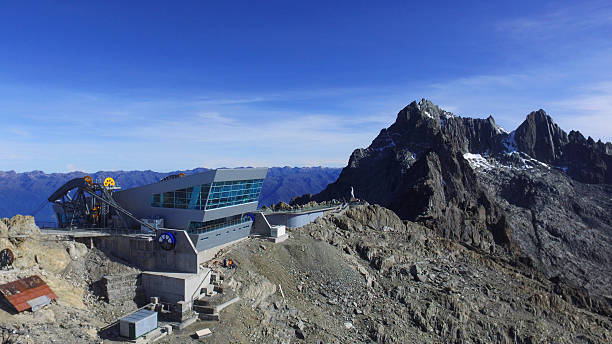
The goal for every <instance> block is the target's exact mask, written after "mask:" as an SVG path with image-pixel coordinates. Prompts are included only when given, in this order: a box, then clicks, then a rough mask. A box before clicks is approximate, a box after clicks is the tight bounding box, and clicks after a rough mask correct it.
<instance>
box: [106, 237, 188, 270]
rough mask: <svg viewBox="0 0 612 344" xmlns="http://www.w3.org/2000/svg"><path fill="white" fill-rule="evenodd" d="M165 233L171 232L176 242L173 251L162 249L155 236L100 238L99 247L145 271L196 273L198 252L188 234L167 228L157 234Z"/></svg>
mask: <svg viewBox="0 0 612 344" xmlns="http://www.w3.org/2000/svg"><path fill="white" fill-rule="evenodd" d="M165 231H168V232H172V234H173V235H174V237H175V239H176V246H175V248H174V249H173V250H171V251H166V250H163V249H162V248H160V247H159V244H158V243H157V241H156V239H155V238H152V237H134V236H110V237H104V238H100V239H97V241H98V244H97V246H98V248H99V249H100V250H102V251H104V252H106V253H107V254H111V255H113V256H115V257H118V258H121V259H123V260H125V261H127V262H129V263H130V264H133V265H135V266H137V267H139V268H140V269H142V270H153V271H167V272H189V273H197V272H198V268H199V265H198V252H197V251H196V249H195V246H194V245H193V243H192V242H191V239H190V238H189V235H187V232H185V231H182V230H172V229H165V230H159V231H157V235H159V234H160V233H163V232H165Z"/></svg>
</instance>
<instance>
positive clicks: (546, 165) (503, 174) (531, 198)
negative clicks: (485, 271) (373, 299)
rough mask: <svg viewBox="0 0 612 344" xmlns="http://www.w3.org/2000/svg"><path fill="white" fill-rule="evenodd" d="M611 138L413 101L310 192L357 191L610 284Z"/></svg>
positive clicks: (536, 120) (533, 117) (453, 234)
mask: <svg viewBox="0 0 612 344" xmlns="http://www.w3.org/2000/svg"><path fill="white" fill-rule="evenodd" d="M609 166H610V168H612V144H610V143H605V144H604V143H602V142H595V141H594V140H593V139H591V138H589V139H584V137H583V136H582V135H581V134H580V133H578V132H574V131H572V132H570V134H569V135H568V134H567V133H566V132H564V131H563V130H562V129H561V128H559V126H558V125H556V124H555V123H554V122H553V120H552V119H551V118H550V117H549V116H548V115H547V114H546V113H545V112H544V111H543V110H538V111H535V112H532V113H530V114H529V115H528V116H527V119H526V120H525V121H524V122H523V123H522V124H521V125H520V126H519V127H518V128H517V129H516V130H515V131H513V132H507V131H505V130H504V129H503V128H501V127H499V126H497V125H496V124H495V120H494V119H493V118H492V117H489V118H486V119H473V118H462V117H458V116H455V115H453V114H452V113H449V112H447V111H444V110H442V109H440V108H439V107H438V106H436V105H435V104H433V103H431V102H430V101H427V100H421V101H420V102H419V103H417V102H412V103H411V104H409V105H408V106H406V107H405V108H404V109H402V110H401V111H400V112H399V113H398V115H397V119H396V121H395V123H393V124H392V125H391V126H390V127H389V128H386V129H383V130H381V132H380V134H379V135H378V136H377V137H376V138H375V139H374V141H373V142H372V144H371V145H370V146H369V147H368V148H365V149H356V150H355V151H354V152H353V154H352V155H351V157H350V160H349V163H348V166H347V167H345V168H344V169H343V170H342V172H341V174H340V176H339V178H338V180H337V181H336V182H335V183H332V184H330V185H329V186H328V187H327V188H326V189H325V190H323V191H322V192H321V193H319V194H317V195H315V196H313V197H310V198H309V197H302V198H301V199H300V201H302V202H304V201H309V200H311V199H314V200H317V201H322V200H329V199H332V198H336V199H342V198H348V197H349V195H350V189H351V187H354V190H355V196H356V197H357V198H360V199H364V200H367V201H368V202H371V203H377V204H380V205H383V206H385V207H387V208H389V209H392V210H393V211H394V212H396V213H397V214H398V215H399V216H400V217H401V218H402V219H404V220H411V221H415V222H418V223H421V224H423V225H425V226H427V227H429V228H432V229H435V230H436V231H438V232H439V233H440V234H442V235H443V236H445V237H448V238H452V239H455V240H457V241H459V242H462V243H464V244H466V245H469V246H472V247H475V248H478V249H480V250H484V251H488V252H492V251H494V250H496V248H500V247H502V248H504V250H505V251H506V252H508V253H510V254H512V255H514V256H517V257H522V259H524V260H525V261H527V262H528V263H529V264H532V265H534V266H536V267H538V268H540V269H541V270H542V271H544V272H545V273H546V274H547V275H548V276H549V277H550V278H564V279H567V280H568V281H571V282H573V283H575V284H576V285H587V286H591V289H590V290H591V291H593V292H597V293H603V294H605V293H610V292H612V287H611V285H612V283H610V282H611V281H612V279H611V277H612V271H611V270H610V269H609V267H608V266H607V264H606V263H605V262H606V261H608V262H609V261H612V253H610V252H612V216H611V214H612V202H610V201H609V200H610V199H612V187H611V186H610V185H608V184H610V183H611V182H612V181H611V179H610V174H611V172H610V170H609Z"/></svg>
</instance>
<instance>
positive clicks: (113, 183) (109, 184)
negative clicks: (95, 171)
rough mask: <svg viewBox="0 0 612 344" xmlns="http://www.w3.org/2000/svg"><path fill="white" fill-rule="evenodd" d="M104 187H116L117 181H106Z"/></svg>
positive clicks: (111, 179) (107, 179)
mask: <svg viewBox="0 0 612 344" xmlns="http://www.w3.org/2000/svg"><path fill="white" fill-rule="evenodd" d="M104 186H106V187H109V186H115V180H114V179H113V178H111V177H108V178H106V179H104Z"/></svg>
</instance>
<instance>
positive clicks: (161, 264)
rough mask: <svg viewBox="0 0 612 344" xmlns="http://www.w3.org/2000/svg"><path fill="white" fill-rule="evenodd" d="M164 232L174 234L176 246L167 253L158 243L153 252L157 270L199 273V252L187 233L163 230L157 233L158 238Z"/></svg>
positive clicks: (176, 230)
mask: <svg viewBox="0 0 612 344" xmlns="http://www.w3.org/2000/svg"><path fill="white" fill-rule="evenodd" d="M164 232H171V233H172V234H174V237H175V239H176V246H175V247H174V249H173V250H171V251H166V250H163V249H162V248H161V247H159V245H157V243H156V245H155V249H154V250H153V252H154V255H155V263H156V269H155V270H156V271H172V272H173V271H176V272H191V273H198V272H199V270H198V269H199V265H198V251H197V250H196V248H195V245H194V244H193V242H192V241H191V238H190V237H189V235H188V234H187V232H186V231H183V230H178V229H163V230H158V231H157V236H159V235H160V234H161V233H164ZM157 236H156V238H157Z"/></svg>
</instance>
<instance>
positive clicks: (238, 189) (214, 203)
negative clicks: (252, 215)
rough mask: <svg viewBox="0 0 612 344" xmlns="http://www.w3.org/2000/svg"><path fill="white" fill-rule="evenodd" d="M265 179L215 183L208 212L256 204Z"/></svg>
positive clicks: (207, 207) (208, 204)
mask: <svg viewBox="0 0 612 344" xmlns="http://www.w3.org/2000/svg"><path fill="white" fill-rule="evenodd" d="M262 185H263V179H253V180H233V181H228V182H214V183H213V185H212V188H211V189H210V195H209V196H208V203H207V204H206V210H208V209H216V208H222V207H229V206H231V205H236V204H243V203H249V202H256V201H257V199H258V198H259V193H260V192H261V186H262Z"/></svg>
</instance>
